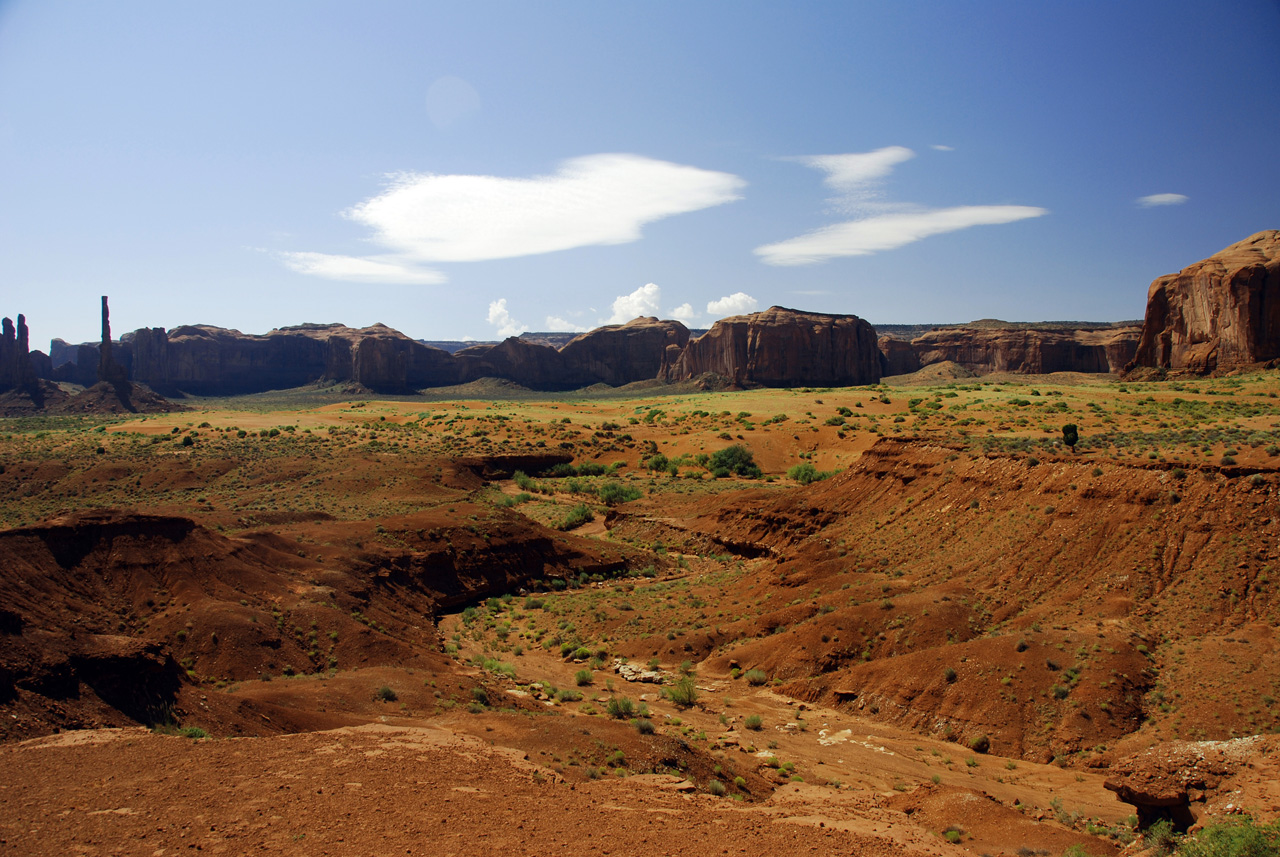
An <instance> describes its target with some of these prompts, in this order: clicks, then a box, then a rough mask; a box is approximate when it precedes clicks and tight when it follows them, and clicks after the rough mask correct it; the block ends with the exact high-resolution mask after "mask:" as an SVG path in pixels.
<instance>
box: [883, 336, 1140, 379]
mask: <svg viewBox="0 0 1280 857" xmlns="http://www.w3.org/2000/svg"><path fill="white" fill-rule="evenodd" d="M1137 344H1138V328H1137V327H1121V328H1110V329H1107V328H1104V329H1100V330H1072V329H1069V328H1063V329H1044V328H1031V329H1024V328H1017V327H1013V326H1010V327H1008V328H998V327H997V328H990V327H949V328H943V329H940V330H932V331H929V332H928V333H926V334H924V335H922V336H918V337H916V338H915V339H913V340H911V349H912V351H913V352H914V353H915V356H916V359H917V360H918V361H919V365H920V366H928V365H929V364H931V363H941V362H943V361H951V362H953V363H957V364H959V365H961V366H963V367H965V368H966V369H971V370H973V371H974V372H977V373H979V374H986V373H988V372H1014V373H1021V374H1029V375H1042V374H1047V373H1050V372H1104V373H1105V372H1119V371H1120V370H1121V369H1123V368H1124V366H1125V364H1126V363H1128V362H1129V361H1130V360H1131V359H1133V354H1134V351H1135V349H1136V348H1137ZM888 354H889V353H888V352H885V356H886V358H888ZM899 362H900V363H905V361H903V360H902V359H901V358H899ZM917 368H918V367H917ZM907 371H914V370H910V369H908V370H907Z"/></svg>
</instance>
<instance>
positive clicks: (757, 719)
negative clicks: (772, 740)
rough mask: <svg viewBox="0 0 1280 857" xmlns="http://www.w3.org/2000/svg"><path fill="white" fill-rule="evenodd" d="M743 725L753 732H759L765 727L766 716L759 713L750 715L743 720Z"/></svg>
mask: <svg viewBox="0 0 1280 857" xmlns="http://www.w3.org/2000/svg"><path fill="white" fill-rule="evenodd" d="M742 725H743V726H745V727H746V728H748V729H750V730H751V731H753V732H759V731H760V730H761V729H763V728H764V718H762V717H761V716H760V715H759V714H751V715H748V717H747V719H746V720H744V721H742Z"/></svg>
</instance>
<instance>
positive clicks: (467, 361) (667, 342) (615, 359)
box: [454, 317, 689, 390]
mask: <svg viewBox="0 0 1280 857" xmlns="http://www.w3.org/2000/svg"><path fill="white" fill-rule="evenodd" d="M688 342H689V329H688V328H686V327H685V326H684V325H683V324H681V323H680V322H678V321H660V320H659V319H656V318H652V317H648V318H636V319H632V320H631V321H629V322H627V323H626V324H611V325H606V326H605V327H599V328H596V329H595V330H592V331H589V332H587V333H583V334H580V335H578V336H576V337H574V338H573V339H571V340H570V341H569V342H568V343H566V344H565V345H564V346H563V347H562V348H560V349H556V348H554V347H552V346H550V345H547V344H545V343H542V342H538V341H534V340H530V339H527V338H525V337H514V336H513V337H511V338H509V339H507V340H505V341H503V342H501V343H499V344H497V345H475V346H472V347H470V348H464V349H462V350H461V351H458V352H457V353H456V354H455V355H454V357H455V358H456V359H457V361H458V371H459V378H460V379H461V380H462V381H464V382H465V381H473V380H475V379H477V378H486V377H491V378H505V379H507V380H509V381H514V382H516V383H517V384H520V385H522V386H525V387H529V388H531V389H535V390H574V389H578V388H580V387H589V386H591V385H592V384H608V385H609V386H611V387H619V386H621V385H623V384H630V383H633V382H636V381H648V380H652V379H654V378H657V377H658V376H659V374H660V373H661V371H662V369H663V365H664V360H665V359H666V354H667V350H668V349H669V348H675V349H676V350H677V351H679V350H681V349H683V348H684V347H685V345H686V344H687V343H688Z"/></svg>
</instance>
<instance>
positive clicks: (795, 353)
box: [664, 306, 882, 387]
mask: <svg viewBox="0 0 1280 857" xmlns="http://www.w3.org/2000/svg"><path fill="white" fill-rule="evenodd" d="M672 356H674V355H671V356H669V357H668V361H669V362H668V366H667V369H666V371H665V373H664V378H665V379H666V380H668V381H684V380H688V379H690V378H696V377H698V376H700V375H705V374H712V375H720V376H723V377H724V378H727V379H729V380H730V382H731V383H733V384H734V385H736V386H746V385H759V386H764V387H791V386H796V385H801V384H812V385H819V386H825V387H836V386H840V387H847V386H853V385H856V384H874V383H876V382H878V381H879V380H880V377H881V371H882V367H881V357H880V351H879V349H878V348H877V346H876V331H875V328H873V327H872V326H871V325H870V324H869V323H867V322H866V321H863V320H862V319H860V318H858V317H857V316H856V315H825V314H821V313H811V312H802V311H800V310H794V309H787V308H785V307H779V306H775V307H770V308H769V309H767V310H765V311H764V312H756V313H751V314H750V315H737V316H732V317H730V318H725V319H721V320H720V321H717V322H716V323H715V324H714V325H713V326H712V328H711V330H709V331H707V333H706V334H705V335H703V336H700V337H698V338H697V339H695V340H693V341H692V342H690V343H689V345H688V347H687V348H685V349H684V350H683V351H682V352H681V353H680V354H679V356H678V357H677V358H675V359H671V357H672Z"/></svg>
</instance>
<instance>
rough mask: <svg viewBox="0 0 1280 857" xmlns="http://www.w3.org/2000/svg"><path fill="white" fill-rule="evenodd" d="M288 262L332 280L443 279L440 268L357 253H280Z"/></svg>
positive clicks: (413, 281)
mask: <svg viewBox="0 0 1280 857" xmlns="http://www.w3.org/2000/svg"><path fill="white" fill-rule="evenodd" d="M279 255H280V258H281V260H282V261H283V262H284V264H285V266H286V267H288V268H290V269H291V270H294V271H297V272H298V273H299V274H310V275H311V276H314V277H324V278H325V279H329V280H343V281H346V282H354V283H389V284H409V285H428V284H431V283H443V282H444V275H443V274H441V273H440V272H439V271H431V270H428V269H426V268H414V267H412V266H410V265H404V264H401V263H399V262H394V261H391V262H388V261H383V260H380V259H376V258H369V259H363V258H359V257H357V256H335V255H332V254H329V253H305V252H304V253H281V254H279Z"/></svg>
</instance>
